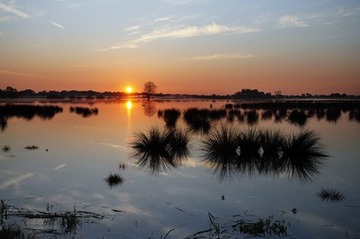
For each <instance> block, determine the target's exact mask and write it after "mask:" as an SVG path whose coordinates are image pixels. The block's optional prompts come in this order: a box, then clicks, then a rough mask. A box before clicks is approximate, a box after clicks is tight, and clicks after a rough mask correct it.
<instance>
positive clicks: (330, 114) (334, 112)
mask: <svg viewBox="0 0 360 239" xmlns="http://www.w3.org/2000/svg"><path fill="white" fill-rule="evenodd" d="M340 116H341V109H340V108H329V109H327V111H326V121H328V122H332V123H336V122H337V121H338V120H339V119H340Z"/></svg>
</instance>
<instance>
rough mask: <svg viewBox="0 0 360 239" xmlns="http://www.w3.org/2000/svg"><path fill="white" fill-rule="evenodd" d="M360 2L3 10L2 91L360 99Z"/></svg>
mask: <svg viewBox="0 0 360 239" xmlns="http://www.w3.org/2000/svg"><path fill="white" fill-rule="evenodd" d="M359 26H360V1H359V0H302V1H298V0H286V1H285V0H252V1H248V0H246V1H244V0H223V1H220V0H127V1H126V0H46V1H45V0H44V1H39V0H0V89H5V88H6V87H7V86H11V87H14V88H16V89H18V90H24V89H33V90H35V91H41V90H96V91H124V90H125V88H126V87H127V86H132V87H133V88H134V91H136V92H141V91H142V89H143V85H144V83H145V82H148V81H152V82H154V83H155V85H156V86H157V92H159V93H160V92H161V93H187V94H233V93H235V92H237V91H240V90H241V89H258V90H260V91H264V92H269V93H272V94H274V92H275V91H278V90H280V91H281V92H282V93H283V94H302V93H310V94H330V93H334V92H339V93H346V94H356V95H360V27H359Z"/></svg>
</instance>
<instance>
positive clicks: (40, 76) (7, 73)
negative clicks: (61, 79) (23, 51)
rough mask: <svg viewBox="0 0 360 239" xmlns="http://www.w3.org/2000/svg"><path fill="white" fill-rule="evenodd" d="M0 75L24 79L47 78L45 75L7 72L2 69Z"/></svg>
mask: <svg viewBox="0 0 360 239" xmlns="http://www.w3.org/2000/svg"><path fill="white" fill-rule="evenodd" d="M0 74H5V75H13V76H21V77H26V78H45V77H47V76H45V75H38V74H32V73H24V72H19V71H9V70H3V69H0Z"/></svg>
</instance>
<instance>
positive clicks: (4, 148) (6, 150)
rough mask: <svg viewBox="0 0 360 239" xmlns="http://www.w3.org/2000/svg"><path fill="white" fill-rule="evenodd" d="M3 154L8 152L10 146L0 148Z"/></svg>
mask: <svg viewBox="0 0 360 239" xmlns="http://www.w3.org/2000/svg"><path fill="white" fill-rule="evenodd" d="M1 150H2V151H3V152H5V153H6V152H9V151H10V146H8V145H5V146H3V147H2V149H1Z"/></svg>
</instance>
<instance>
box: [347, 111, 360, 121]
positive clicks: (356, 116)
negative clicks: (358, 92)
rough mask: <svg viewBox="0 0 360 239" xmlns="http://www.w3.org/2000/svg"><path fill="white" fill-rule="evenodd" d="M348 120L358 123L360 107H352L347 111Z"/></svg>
mask: <svg viewBox="0 0 360 239" xmlns="http://www.w3.org/2000/svg"><path fill="white" fill-rule="evenodd" d="M349 120H350V121H356V122H357V123H360V109H352V110H351V111H350V112H349Z"/></svg>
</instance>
